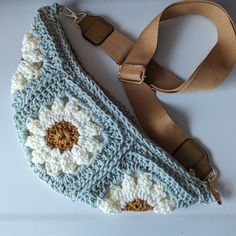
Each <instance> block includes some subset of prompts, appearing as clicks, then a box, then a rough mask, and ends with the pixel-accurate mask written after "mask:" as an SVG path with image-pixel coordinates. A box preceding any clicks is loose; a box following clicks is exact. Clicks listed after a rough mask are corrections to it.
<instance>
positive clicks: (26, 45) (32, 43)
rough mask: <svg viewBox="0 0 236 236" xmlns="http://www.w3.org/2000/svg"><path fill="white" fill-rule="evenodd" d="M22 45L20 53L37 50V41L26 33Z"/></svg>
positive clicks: (30, 34)
mask: <svg viewBox="0 0 236 236" xmlns="http://www.w3.org/2000/svg"><path fill="white" fill-rule="evenodd" d="M22 45H23V47H22V52H27V51H33V50H35V49H37V48H38V40H37V39H36V38H35V37H34V36H33V34H32V33H29V32H28V33H25V35H24V37H23V40H22Z"/></svg>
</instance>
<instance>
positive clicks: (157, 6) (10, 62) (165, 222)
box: [0, 0, 236, 236]
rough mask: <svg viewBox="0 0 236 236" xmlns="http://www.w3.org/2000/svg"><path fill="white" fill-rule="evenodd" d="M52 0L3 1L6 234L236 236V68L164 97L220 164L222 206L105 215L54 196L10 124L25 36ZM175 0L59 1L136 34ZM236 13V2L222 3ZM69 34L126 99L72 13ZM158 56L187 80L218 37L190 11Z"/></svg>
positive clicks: (1, 198) (2, 207)
mask: <svg viewBox="0 0 236 236" xmlns="http://www.w3.org/2000/svg"><path fill="white" fill-rule="evenodd" d="M52 2H53V1H37V2H36V1H7V0H1V1H0V29H1V33H0V160H1V164H0V235H1V236H5V235H25V236H26V235H34V236H37V235H81V236H82V235H84V236H89V235H103V236H106V235H112V236H116V235H149V236H151V235H214V236H217V235H227V236H228V235H236V204H235V203H236V181H235V180H236V171H235V168H236V156H235V155H236V154H235V144H236V125H235V120H236V103H235V100H236V78H235V75H236V71H235V70H234V72H233V73H232V74H231V76H230V77H229V78H228V80H227V81H226V82H225V83H224V85H223V86H221V87H220V88H219V89H217V90H215V91H211V92H205V93H194V94H183V95H181V94H178V95H166V94H164V95H163V94H161V95H159V96H160V97H161V99H162V100H163V101H164V102H165V104H166V107H167V109H168V111H169V113H170V114H171V115H172V116H173V117H174V118H175V120H176V122H177V123H178V124H179V125H180V126H181V127H182V128H183V129H184V130H186V132H188V133H189V134H191V135H192V136H194V137H196V138H198V139H199V140H201V142H202V143H203V144H204V145H205V146H206V147H207V149H208V150H209V153H210V154H211V156H213V159H214V163H215V165H216V166H217V167H218V168H219V169H220V179H219V181H218V187H219V190H220V192H221V193H222V197H223V205H222V206H218V205H217V204H212V205H203V206H193V207H191V208H189V209H184V210H180V211H177V212H176V213H174V214H172V215H166V216H163V215H155V214H153V213H145V214H137V213H125V214H122V215H118V216H107V215H104V214H103V213H102V212H101V211H100V210H97V209H91V208H90V207H88V206H86V205H84V204H79V203H73V202H71V201H70V200H68V199H66V198H64V197H62V196H60V195H58V194H56V193H55V192H53V191H52V190H51V189H50V188H49V187H48V186H46V185H45V184H43V183H42V182H41V181H40V180H38V179H37V177H36V176H35V175H34V174H33V172H32V171H31V169H30V168H29V166H28V163H27V162H26V160H25V157H24V156H23V154H22V150H21V148H20V146H19V145H18V143H17V139H16V135H15V129H14V126H13V123H12V112H11V99H10V79H11V76H12V74H13V72H14V70H15V69H16V66H17V63H18V61H19V59H20V57H21V51H20V49H21V39H22V37H23V34H24V32H26V31H27V30H28V29H29V26H30V24H31V22H32V19H33V16H34V14H35V11H36V9H37V8H39V7H40V6H42V5H46V4H50V3H52ZM171 2H174V1H171V0H155V1H154V0H149V1H147V0H140V1H138V0H136V1H135V0H133V1H132V0H127V1H123V0H122V1H108V0H100V1H98V0H97V1H96V0H94V1H93V0H87V1H85V0H84V1H77V2H76V1H75V2H74V3H73V2H71V1H61V2H60V3H64V4H66V5H69V6H71V7H72V8H73V9H83V10H88V11H90V12H91V13H93V14H97V15H104V16H106V17H108V18H109V19H110V21H111V22H113V23H114V24H116V25H117V27H119V29H120V30H121V31H122V32H124V33H126V35H128V36H129V37H130V38H131V39H135V38H136V37H137V36H138V35H139V33H140V32H141V31H142V30H143V28H144V27H145V26H146V24H147V23H148V22H149V21H150V20H151V19H152V18H153V17H154V16H155V15H156V14H157V13H159V12H160V11H161V10H162V9H163V8H164V7H165V6H166V5H168V4H169V3H171ZM221 3H222V4H223V6H224V7H226V8H227V10H229V12H230V13H231V15H232V16H233V18H234V19H236V1H230V0H228V1H227V0H225V1H223V0H222V1H221ZM64 26H65V30H66V33H67V35H68V37H69V39H70V41H71V43H72V45H73V47H74V48H75V49H76V51H77V53H78V54H79V58H80V60H81V61H82V63H83V65H84V66H85V68H86V69H87V70H88V71H89V72H90V73H91V74H92V75H94V77H95V78H96V80H98V81H100V82H101V83H102V84H103V85H104V86H105V87H106V88H107V89H109V90H110V91H111V92H112V93H113V94H114V96H115V97H116V98H117V99H119V100H120V101H122V102H123V103H125V104H127V105H128V102H127V99H126V97H125V94H124V92H123V90H122V87H121V86H120V84H119V83H118V82H117V80H116V66H115V64H114V63H113V62H112V61H111V60H110V59H109V58H108V57H107V56H106V55H105V54H104V53H103V52H102V51H101V50H99V49H98V48H95V47H94V46H92V45H90V44H89V43H88V42H86V41H84V40H82V39H81V36H80V32H79V30H78V29H76V28H74V26H73V24H72V23H71V22H70V21H69V20H68V19H67V20H66V19H65V21H64ZM160 38H161V43H160V46H159V51H158V61H159V62H160V63H161V64H162V65H164V66H165V67H167V68H169V69H171V70H172V71H174V72H175V73H177V74H178V75H180V76H182V77H183V78H187V77H188V76H189V75H190V74H191V72H192V71H193V70H194V68H195V67H196V66H197V65H198V64H199V63H200V61H201V60H202V59H203V58H204V56H206V54H207V53H208V52H209V50H210V49H211V47H212V46H213V45H214V43H215V42H216V40H217V33H216V29H215V27H214V25H213V24H212V23H211V22H209V21H208V20H206V19H204V18H202V17H197V16H193V17H185V18H180V19H178V20H175V21H170V22H167V23H164V24H163V25H162V27H161V36H160Z"/></svg>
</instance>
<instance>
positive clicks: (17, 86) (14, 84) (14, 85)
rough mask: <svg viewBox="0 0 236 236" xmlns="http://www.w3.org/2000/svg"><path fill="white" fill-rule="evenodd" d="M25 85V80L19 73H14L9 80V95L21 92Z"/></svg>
mask: <svg viewBox="0 0 236 236" xmlns="http://www.w3.org/2000/svg"><path fill="white" fill-rule="evenodd" d="M25 83H27V79H26V78H25V77H24V76H23V75H22V74H21V73H20V72H16V73H15V74H14V75H13V77H12V80H11V94H13V93H14V92H19V91H21V90H22V89H23V86H24V84H25Z"/></svg>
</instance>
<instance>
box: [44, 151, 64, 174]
mask: <svg viewBox="0 0 236 236" xmlns="http://www.w3.org/2000/svg"><path fill="white" fill-rule="evenodd" d="M45 167H46V171H47V173H48V174H49V175H52V176H55V175H58V174H60V173H61V171H62V168H61V164H60V162H59V159H58V158H55V157H51V156H49V157H48V159H47V162H45Z"/></svg>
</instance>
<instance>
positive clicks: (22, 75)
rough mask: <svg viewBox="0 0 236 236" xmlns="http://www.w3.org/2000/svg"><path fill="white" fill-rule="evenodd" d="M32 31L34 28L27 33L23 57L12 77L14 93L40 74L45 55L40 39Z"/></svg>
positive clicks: (23, 45) (23, 42)
mask: <svg viewBox="0 0 236 236" xmlns="http://www.w3.org/2000/svg"><path fill="white" fill-rule="evenodd" d="M32 31H33V29H31V31H30V32H29V33H26V34H25V35H24V38H23V41H22V59H21V61H20V63H19V65H18V67H17V70H16V72H15V73H14V75H13V77H12V84H11V93H12V94H13V93H15V92H19V91H22V90H23V87H24V85H25V84H26V83H27V82H29V81H30V80H36V79H38V78H39V76H40V69H41V67H42V60H43V55H42V53H41V51H40V49H39V42H38V39H37V38H35V37H34V36H33V34H32Z"/></svg>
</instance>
